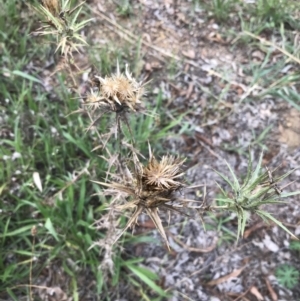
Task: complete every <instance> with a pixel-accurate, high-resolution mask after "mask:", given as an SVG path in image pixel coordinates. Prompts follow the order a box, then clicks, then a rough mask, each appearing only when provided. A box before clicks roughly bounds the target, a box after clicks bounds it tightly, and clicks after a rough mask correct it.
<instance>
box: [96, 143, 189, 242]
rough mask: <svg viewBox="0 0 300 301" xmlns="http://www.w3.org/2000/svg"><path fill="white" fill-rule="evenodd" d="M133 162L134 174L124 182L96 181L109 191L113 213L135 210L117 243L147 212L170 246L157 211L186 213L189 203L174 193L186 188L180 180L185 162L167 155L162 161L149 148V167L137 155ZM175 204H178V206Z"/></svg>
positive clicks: (106, 193)
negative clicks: (183, 205)
mask: <svg viewBox="0 0 300 301" xmlns="http://www.w3.org/2000/svg"><path fill="white" fill-rule="evenodd" d="M132 161H133V167H134V171H133V172H132V171H131V172H130V171H129V170H127V173H126V177H125V176H124V181H123V183H116V182H110V183H103V182H96V183H98V184H101V185H103V186H106V187H107V188H108V189H106V190H105V191H104V193H103V194H104V195H112V196H113V207H111V209H112V210H114V209H116V210H118V211H125V210H127V209H132V208H134V212H133V214H132V216H131V217H130V219H129V220H128V223H127V225H126V226H125V228H124V229H123V230H122V231H121V233H120V234H119V235H118V237H117V239H116V241H117V240H118V239H119V238H120V237H121V235H122V234H123V233H124V232H125V231H126V230H127V229H128V228H129V227H131V226H134V225H135V224H136V223H137V219H138V216H139V215H140V214H141V213H142V212H143V211H146V213H147V214H148V215H149V216H150V218H151V219H152V221H153V223H154V224H155V226H156V228H157V229H158V231H159V233H160V234H161V236H162V237H163V239H164V241H165V243H166V244H167V246H168V247H169V244H168V240H167V236H166V233H165V230H164V227H163V225H162V221H161V219H160V217H159V215H158V212H159V209H162V210H167V211H176V212H179V213H182V214H185V213H183V212H182V211H181V210H180V208H181V207H182V206H180V204H183V203H186V202H187V201H189V200H185V199H179V198H177V197H176V196H175V194H174V193H173V192H174V191H176V190H178V189H179V188H180V187H183V186H184V184H183V182H182V181H180V178H181V177H182V176H183V174H184V173H183V172H182V171H181V168H182V164H183V162H184V161H185V160H179V159H176V158H175V157H173V156H164V157H163V158H162V159H161V161H158V160H156V159H155V157H154V155H153V154H152V152H151V148H150V146H149V161H148V162H147V164H146V165H143V164H142V163H141V162H140V161H139V159H138V157H137V155H136V154H135V153H133V160H132ZM120 200H123V202H121V203H119V204H118V201H120ZM174 202H176V203H178V205H175V204H174Z"/></svg>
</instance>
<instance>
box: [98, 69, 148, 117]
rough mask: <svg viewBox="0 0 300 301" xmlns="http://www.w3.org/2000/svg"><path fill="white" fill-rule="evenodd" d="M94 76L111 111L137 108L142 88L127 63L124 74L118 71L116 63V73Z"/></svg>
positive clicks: (134, 109)
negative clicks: (108, 75)
mask: <svg viewBox="0 0 300 301" xmlns="http://www.w3.org/2000/svg"><path fill="white" fill-rule="evenodd" d="M96 78H98V79H99V81H100V91H101V94H102V96H103V98H105V99H106V101H107V103H108V104H109V105H110V107H111V110H112V111H114V112H119V111H122V110H123V109H128V108H129V109H130V110H132V111H136V110H137V109H138V105H139V104H140V103H141V101H140V98H141V96H142V95H143V92H144V88H143V85H142V84H141V83H138V82H137V81H136V80H135V79H134V78H133V77H132V76H131V74H130V73H129V71H128V66H127V65H126V71H125V75H124V74H122V73H120V69H119V64H118V65H117V73H116V74H114V75H112V76H110V77H105V78H102V77H100V76H96Z"/></svg>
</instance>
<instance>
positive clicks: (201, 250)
mask: <svg viewBox="0 0 300 301" xmlns="http://www.w3.org/2000/svg"><path fill="white" fill-rule="evenodd" d="M167 233H168V235H170V236H171V237H172V238H173V239H174V240H175V241H176V242H177V243H178V244H179V245H181V246H182V247H183V248H185V249H187V250H188V251H189V252H195V253H209V252H211V251H212V250H213V249H215V248H216V246H217V240H218V239H216V238H215V239H214V242H213V244H212V245H211V246H210V247H208V248H206V249H199V248H193V247H190V246H188V245H186V244H185V243H184V242H182V241H181V240H180V239H179V238H177V237H176V236H175V235H173V234H172V233H171V232H170V231H167Z"/></svg>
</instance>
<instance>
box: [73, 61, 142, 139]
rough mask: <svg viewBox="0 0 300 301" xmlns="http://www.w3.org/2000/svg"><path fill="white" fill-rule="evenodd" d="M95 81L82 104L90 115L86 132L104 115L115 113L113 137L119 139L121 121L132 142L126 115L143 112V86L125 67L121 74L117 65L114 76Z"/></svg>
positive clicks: (99, 78)
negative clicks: (123, 72)
mask: <svg viewBox="0 0 300 301" xmlns="http://www.w3.org/2000/svg"><path fill="white" fill-rule="evenodd" d="M96 79H97V80H98V83H97V85H96V87H95V89H92V90H91V91H90V92H89V93H88V94H87V95H86V98H85V103H84V106H85V107H86V108H87V109H89V110H90V111H91V113H92V118H91V119H92V120H91V124H90V126H89V127H88V130H90V129H91V128H92V127H93V126H94V125H95V123H96V122H97V121H98V120H99V119H100V118H102V116H103V115H104V114H106V113H110V114H111V113H115V116H116V125H117V126H116V128H115V129H116V131H115V135H116V136H119V139H120V135H121V121H123V122H124V123H125V125H126V127H127V128H128V130H129V133H130V135H131V137H130V138H131V140H132V141H134V139H133V135H132V131H131V128H130V125H129V120H128V117H127V113H128V112H130V111H131V112H143V107H142V104H141V97H142V96H143V94H144V86H145V84H142V83H139V82H137V81H136V80H135V78H134V77H132V75H131V73H130V72H129V71H128V66H127V65H126V69H125V74H122V73H121V72H120V68H119V64H117V72H116V74H113V75H111V76H110V77H105V78H102V77H100V76H96ZM78 111H81V110H78ZM78 111H77V112H78ZM120 140H121V139H120Z"/></svg>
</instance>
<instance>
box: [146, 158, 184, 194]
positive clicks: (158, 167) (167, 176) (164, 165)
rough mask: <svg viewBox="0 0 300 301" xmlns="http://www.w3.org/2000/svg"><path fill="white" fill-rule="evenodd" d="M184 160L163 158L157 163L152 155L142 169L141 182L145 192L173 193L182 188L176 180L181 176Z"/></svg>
mask: <svg viewBox="0 0 300 301" xmlns="http://www.w3.org/2000/svg"><path fill="white" fill-rule="evenodd" d="M184 161H185V160H182V161H180V160H178V159H176V158H174V157H173V156H163V157H162V159H161V161H160V162H158V161H157V160H156V159H155V157H154V156H153V155H152V156H151V158H150V160H149V163H148V165H147V166H145V167H144V169H143V176H142V178H143V179H142V181H143V183H144V184H145V185H146V187H147V190H156V191H157V190H159V191H163V190H165V191H166V190H168V191H174V190H177V189H179V188H180V187H182V186H184V185H183V183H182V182H181V181H179V180H178V179H179V178H180V177H181V176H183V174H184V173H183V172H181V166H182V164H183V162H184Z"/></svg>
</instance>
